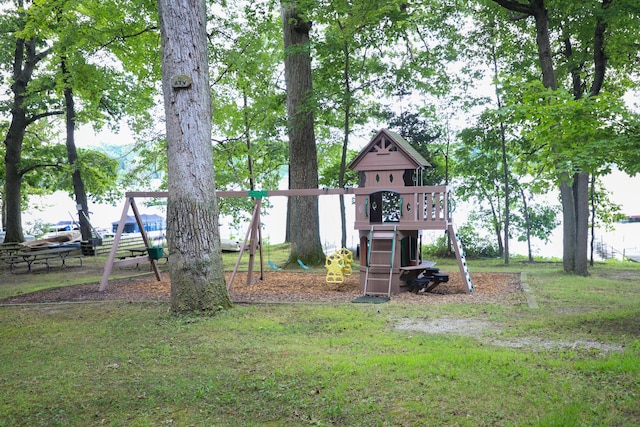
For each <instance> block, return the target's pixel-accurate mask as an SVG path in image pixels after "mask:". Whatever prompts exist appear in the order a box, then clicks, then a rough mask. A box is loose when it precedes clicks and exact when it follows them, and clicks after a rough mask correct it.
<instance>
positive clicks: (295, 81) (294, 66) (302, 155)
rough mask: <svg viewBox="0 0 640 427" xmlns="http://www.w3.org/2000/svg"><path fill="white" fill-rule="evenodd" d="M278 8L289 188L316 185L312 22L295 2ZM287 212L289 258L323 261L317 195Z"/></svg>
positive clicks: (297, 200)
mask: <svg viewBox="0 0 640 427" xmlns="http://www.w3.org/2000/svg"><path fill="white" fill-rule="evenodd" d="M281 9H282V26H283V34H284V48H285V61H284V71H285V73H284V75H285V83H286V86H287V116H288V131H289V188H291V189H299V188H318V157H317V156H318V155H317V152H316V142H315V133H314V129H313V107H312V105H311V98H312V93H313V88H312V84H311V57H310V55H309V52H308V45H309V30H310V29H311V23H310V22H306V21H304V20H303V19H302V18H301V17H300V16H299V15H298V13H297V11H296V5H295V2H283V3H282V7H281ZM288 214H289V225H290V227H291V228H290V230H289V237H290V239H291V254H290V260H292V261H296V260H300V261H302V262H303V263H305V264H311V265H318V264H321V263H324V252H323V251H322V243H321V242H320V219H319V217H318V197H317V196H304V197H295V198H289V204H288Z"/></svg>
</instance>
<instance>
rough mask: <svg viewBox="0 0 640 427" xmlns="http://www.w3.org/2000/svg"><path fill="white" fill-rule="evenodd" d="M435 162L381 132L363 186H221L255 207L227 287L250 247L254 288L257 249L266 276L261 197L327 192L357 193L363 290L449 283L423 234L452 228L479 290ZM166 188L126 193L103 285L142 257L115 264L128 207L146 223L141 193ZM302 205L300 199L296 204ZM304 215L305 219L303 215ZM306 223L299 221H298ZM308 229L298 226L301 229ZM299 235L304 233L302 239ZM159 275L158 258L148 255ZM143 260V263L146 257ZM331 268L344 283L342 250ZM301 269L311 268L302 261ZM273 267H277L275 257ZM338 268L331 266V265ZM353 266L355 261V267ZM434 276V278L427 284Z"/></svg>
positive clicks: (367, 158)
mask: <svg viewBox="0 0 640 427" xmlns="http://www.w3.org/2000/svg"><path fill="white" fill-rule="evenodd" d="M428 167H431V165H430V164H429V163H428V162H427V161H426V160H425V159H424V158H423V157H422V155H420V153H418V152H417V151H416V150H415V149H414V148H413V147H412V146H411V145H410V144H409V143H408V142H407V141H406V140H405V139H404V138H402V137H401V136H400V135H398V134H397V133H395V132H392V131H389V130H386V129H381V130H380V131H378V133H377V134H376V135H375V136H374V137H373V139H372V140H371V141H370V142H369V143H368V144H367V145H366V146H365V147H364V148H363V149H362V150H361V151H360V153H359V154H358V155H357V156H356V157H355V158H354V159H353V160H352V161H351V163H350V164H349V168H350V169H352V170H355V171H357V172H358V174H359V178H360V186H359V187H357V188H341V189H340V188H337V189H317V188H316V189H291V190H269V191H267V190H258V191H255V190H254V191H218V192H216V195H217V196H218V197H251V198H253V199H254V203H255V205H254V209H253V215H252V217H251V221H250V223H249V228H248V230H247V234H246V236H245V239H244V243H243V247H242V249H243V250H241V251H240V255H239V256H238V260H237V262H236V265H235V267H234V269H233V273H232V275H231V279H230V281H229V285H228V288H231V286H232V284H233V281H234V279H235V276H236V273H237V271H238V267H239V265H240V262H241V259H242V256H243V252H244V250H246V249H248V250H249V265H248V274H247V285H249V284H251V283H252V281H253V280H254V279H253V274H254V264H255V261H256V260H255V258H256V254H257V255H258V256H259V258H260V264H259V269H260V274H259V276H258V278H257V279H256V280H262V279H263V278H264V254H263V251H262V233H261V230H260V209H261V203H262V198H264V197H272V196H286V197H301V196H323V195H353V196H354V197H355V223H354V228H355V229H356V230H358V232H359V242H360V249H361V250H360V252H361V257H360V289H361V291H362V293H363V294H364V295H368V296H383V295H385V296H387V297H390V296H391V294H397V293H399V292H401V287H404V286H407V285H411V284H412V283H414V284H415V283H417V282H419V284H420V285H425V286H428V289H433V287H435V286H437V284H438V283H441V282H446V281H447V280H448V275H446V274H439V270H438V274H437V277H436V276H435V275H434V274H432V275H431V276H428V275H427V273H433V272H434V271H435V270H437V269H434V268H433V265H434V264H435V263H434V262H430V261H424V260H422V254H421V246H422V245H421V241H422V231H423V230H430V231H444V232H447V233H449V237H450V238H451V242H452V244H453V247H454V249H455V253H456V258H457V261H458V267H459V270H460V275H461V277H462V281H463V284H464V285H465V290H466V291H467V292H468V293H471V292H472V291H473V283H472V282H471V276H470V274H469V269H468V266H467V262H466V258H465V255H464V250H463V249H462V244H461V242H460V239H459V235H458V232H457V230H456V227H455V225H454V222H453V218H452V217H451V212H450V209H449V202H450V199H451V197H452V190H451V187H449V186H426V185H420V183H421V182H422V171H423V170H424V169H425V168H428ZM167 195H168V194H167V192H129V193H127V194H126V197H127V201H126V202H125V207H124V211H123V213H122V218H121V220H120V224H119V225H118V228H117V232H116V236H115V238H114V243H113V247H112V248H111V253H110V255H109V259H108V261H107V265H106V266H105V271H104V275H103V276H102V281H101V283H100V290H101V291H104V290H105V289H106V286H107V282H108V279H109V275H110V274H111V269H112V267H113V266H114V265H118V263H121V262H127V263H129V264H131V263H135V262H136V260H121V261H117V262H116V261H114V259H115V255H116V250H117V246H118V243H119V241H120V236H121V234H122V231H123V229H124V222H125V220H126V217H127V213H128V209H129V206H131V207H132V208H133V211H134V215H135V217H136V221H138V224H140V225H141V222H142V221H141V219H140V215H139V213H138V211H137V208H136V207H135V201H134V199H135V198H136V197H158V198H159V197H167ZM296 203H297V202H296ZM297 213H298V217H299V216H300V215H299V212H297ZM298 220H300V218H298ZM140 228H141V232H142V237H143V240H144V242H145V244H146V245H147V247H148V243H149V242H148V239H147V237H146V233H145V232H144V229H143V227H142V226H141V227H140ZM300 230H301V228H300V226H299V227H298V232H299V231H300ZM298 237H299V236H298ZM142 259H149V260H150V262H151V265H152V268H153V270H154V272H155V274H156V277H157V278H158V280H161V279H160V272H159V270H158V268H157V262H156V260H153V259H150V258H148V257H142ZM142 259H140V260H137V262H140V261H141V260H142ZM326 263H327V268H328V269H329V268H331V271H332V273H331V277H330V278H328V280H336V281H337V280H340V277H339V276H340V274H339V273H342V274H343V275H344V273H345V271H346V268H347V266H346V261H345V259H344V258H343V259H342V261H341V260H340V259H339V257H338V256H337V255H336V256H335V257H333V258H331V260H329V259H328V258H327V260H326ZM298 264H299V265H300V267H302V268H304V269H309V267H307V266H306V265H304V263H303V262H302V261H301V260H298ZM269 265H270V266H271V268H273V269H274V270H277V269H278V267H277V266H275V264H274V263H273V262H272V261H271V260H269ZM329 266H331V267H329ZM349 267H350V265H349ZM425 281H431V282H432V283H431V285H429V283H423V282H425Z"/></svg>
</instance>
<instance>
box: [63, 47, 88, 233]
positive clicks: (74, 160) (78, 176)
mask: <svg viewBox="0 0 640 427" xmlns="http://www.w3.org/2000/svg"><path fill="white" fill-rule="evenodd" d="M60 67H61V69H62V75H63V78H64V79H65V81H66V80H67V78H68V74H67V66H66V63H65V59H64V58H63V59H62V62H61V64H60ZM64 105H65V114H66V116H65V125H66V131H67V140H66V145H67V160H68V161H69V165H71V167H72V169H73V173H72V175H71V179H72V181H73V193H74V195H75V197H76V210H77V212H78V222H79V224H80V234H81V235H82V240H89V239H90V238H91V237H92V232H91V225H90V224H89V204H88V203H87V193H86V191H85V189H84V181H83V180H82V173H81V171H80V166H79V165H78V150H77V149H76V142H75V127H76V109H75V102H74V99H73V89H72V88H71V87H70V85H68V84H65V88H64Z"/></svg>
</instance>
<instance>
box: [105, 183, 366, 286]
mask: <svg viewBox="0 0 640 427" xmlns="http://www.w3.org/2000/svg"><path fill="white" fill-rule="evenodd" d="M355 190H357V189H353V188H345V189H297V190H269V191H268V190H250V191H218V192H216V196H218V197H251V198H252V199H253V200H254V207H253V213H252V215H251V219H250V221H249V226H248V228H247V232H246V234H245V237H244V240H243V242H242V245H241V251H240V253H239V255H238V259H237V260H236V263H235V265H234V268H233V272H232V273H231V278H230V279H229V283H228V285H227V289H231V286H232V285H233V282H234V280H235V277H236V275H237V272H238V269H239V267H240V264H241V262H242V257H243V255H244V252H245V250H246V251H248V256H249V259H248V266H247V285H250V284H252V283H255V282H256V281H261V280H264V272H265V268H264V261H265V259H264V252H263V244H262V230H261V227H260V211H261V208H262V199H263V198H265V197H275V196H285V197H296V198H297V197H301V196H321V195H340V194H355ZM166 197H168V192H166V191H147V192H144V191H142V192H140V191H132V192H127V193H126V194H125V198H126V200H125V205H124V209H123V212H122V217H121V219H120V222H119V223H118V227H117V229H116V234H115V236H114V240H113V246H112V247H111V252H110V253H109V258H108V259H107V263H106V265H105V269H104V273H103V276H102V280H101V282H100V288H99V290H100V291H104V290H106V288H107V286H108V281H109V276H110V275H111V271H112V270H113V267H117V266H125V265H136V264H140V263H141V262H144V261H149V262H150V263H151V268H152V269H153V271H154V273H155V276H156V278H157V280H158V281H160V280H162V277H161V273H160V270H159V269H158V263H157V260H155V259H152V258H150V257H148V256H139V257H132V258H127V259H123V260H116V252H117V250H118V244H119V243H120V240H121V237H122V234H123V231H124V223H125V221H126V218H127V216H128V213H129V208H131V209H132V210H133V216H134V217H135V219H136V221H137V222H138V223H139V224H142V220H141V216H140V213H139V211H138V208H137V205H136V203H135V199H136V198H166ZM298 216H299V215H298ZM300 226H301V224H299V225H298V227H300ZM140 232H141V234H142V239H143V241H144V244H145V246H146V247H150V241H149V238H148V237H147V235H146V232H145V230H144V227H142V226H140ZM256 257H257V258H258V260H259V264H258V266H257V267H256V265H255V264H256ZM297 263H298V265H299V266H300V267H301V268H303V269H305V270H311V268H310V267H308V266H307V265H305V264H304V262H303V261H302V260H300V259H298V260H297ZM267 264H268V265H269V267H271V268H272V269H273V270H274V271H279V270H281V269H280V268H279V267H278V266H276V265H275V263H274V262H273V261H271V260H270V259H269V260H267ZM256 273H257V277H254V274H256Z"/></svg>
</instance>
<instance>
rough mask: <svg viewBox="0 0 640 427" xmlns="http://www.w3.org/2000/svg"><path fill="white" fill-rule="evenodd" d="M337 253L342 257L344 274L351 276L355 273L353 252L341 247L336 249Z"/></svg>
mask: <svg viewBox="0 0 640 427" xmlns="http://www.w3.org/2000/svg"><path fill="white" fill-rule="evenodd" d="M336 254H338V255H340V256H341V257H342V266H343V269H344V272H343V274H344V275H345V276H351V275H352V274H353V270H352V269H351V263H352V262H353V252H351V251H350V250H349V249H347V248H340V249H338V251H336Z"/></svg>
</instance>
